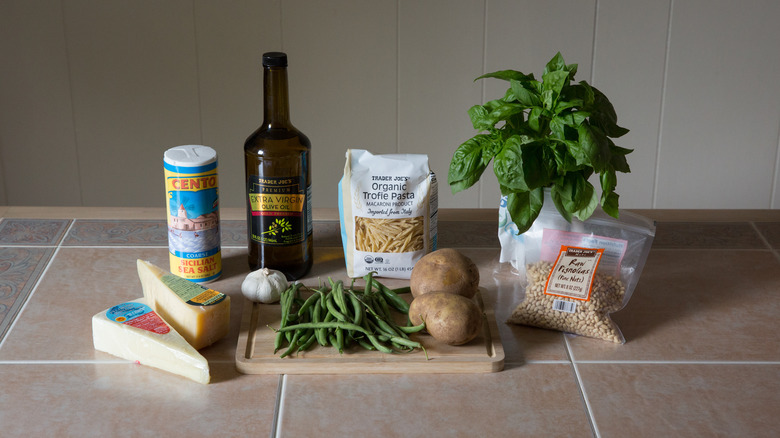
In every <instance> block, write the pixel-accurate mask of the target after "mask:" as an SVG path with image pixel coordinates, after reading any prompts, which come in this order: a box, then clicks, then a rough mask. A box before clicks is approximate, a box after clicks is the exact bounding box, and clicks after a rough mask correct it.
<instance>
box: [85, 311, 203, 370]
mask: <svg viewBox="0 0 780 438" xmlns="http://www.w3.org/2000/svg"><path fill="white" fill-rule="evenodd" d="M92 343H93V344H94V346H95V349H96V350H99V351H102V352H105V353H109V354H113V355H114V356H118V357H121V358H122V359H126V360H131V361H137V362H138V363H140V364H141V365H148V366H151V367H154V368H158V369H161V370H164V371H168V372H170V373H173V374H178V375H180V376H183V377H186V378H188V379H192V380H194V381H196V382H198V383H203V384H207V383H209V381H210V380H211V376H210V373H209V363H208V361H207V360H206V358H204V357H203V356H202V355H201V354H200V353H198V351H197V350H195V349H194V348H192V346H191V345H190V344H189V343H188V342H187V341H186V340H185V339H184V338H183V337H182V336H181V335H180V334H179V333H177V332H176V330H175V329H174V328H173V327H171V326H170V325H169V324H168V323H167V322H165V321H164V320H163V319H162V318H160V317H159V315H157V314H156V313H155V312H154V311H153V310H152V308H151V307H149V306H148V305H146V303H145V300H144V299H143V298H141V299H137V300H134V301H128V302H126V303H122V304H119V305H116V306H112V307H110V308H108V309H106V310H103V311H102V312H98V313H97V314H95V315H93V316H92Z"/></svg>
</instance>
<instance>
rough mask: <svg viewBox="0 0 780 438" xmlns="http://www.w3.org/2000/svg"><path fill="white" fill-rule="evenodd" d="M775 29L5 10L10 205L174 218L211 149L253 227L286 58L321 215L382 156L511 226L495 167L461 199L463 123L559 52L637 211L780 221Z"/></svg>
mask: <svg viewBox="0 0 780 438" xmlns="http://www.w3.org/2000/svg"><path fill="white" fill-rule="evenodd" d="M670 18H671V22H670V21H669V20H670ZM778 20H780V3H778V2H772V1H766V0H746V1H745V2H739V3H736V2H729V1H726V0H717V1H715V2H710V1H704V0H662V1H659V2H640V1H637V0H631V1H620V0H584V1H578V2H571V1H566V0H553V1H547V2H534V1H530V0H456V1H445V0H426V1H412V0H396V1H361V0H335V1H327V2H314V1H310V0H262V1H253V0H229V1H222V2H213V1H210V0H168V1H163V2H161V1H155V0H136V1H132V2H120V1H114V0H108V1H103V2H94V1H89V0H62V1H55V0H32V1H22V0H5V1H2V2H0V59H2V62H0V204H12V205H86V206H99V205H105V206H118V205H121V206H151V207H155V206H159V207H160V208H162V207H163V199H164V198H163V196H164V195H163V182H162V153H163V151H164V150H166V149H167V148H169V147H172V146H175V145H179V144H185V143H204V144H209V145H211V146H213V147H214V148H215V149H217V152H218V153H219V156H220V179H221V187H222V206H223V207H243V206H244V201H243V192H244V187H243V174H244V170H243V157H242V152H241V148H242V147H243V141H244V139H245V138H246V137H247V136H248V135H249V134H250V133H251V132H252V131H253V130H254V129H255V128H256V127H257V126H258V124H259V123H260V121H261V120H260V119H261V118H262V114H261V113H262V107H261V101H262V91H261V90H262V88H261V80H262V75H261V70H260V56H261V54H262V53H263V52H265V51H268V50H276V49H281V50H284V51H287V52H288V54H289V56H290V69H289V77H290V86H291V88H290V97H291V114H292V120H293V123H295V125H296V126H298V127H299V128H300V129H301V130H302V131H303V132H305V133H306V134H307V135H308V136H309V137H310V138H311V140H312V143H313V157H314V184H315V185H314V205H315V207H335V206H336V199H337V197H336V186H337V183H338V181H339V179H340V178H341V176H342V170H343V166H344V152H345V151H346V149H348V148H366V149H369V150H372V151H374V152H376V153H388V152H423V153H427V154H428V155H429V156H430V157H431V163H432V166H433V169H434V171H436V172H437V174H438V175H439V180H440V182H441V185H440V187H441V190H440V194H441V206H442V207H485V208H494V207H495V206H496V205H497V202H498V201H497V199H498V194H499V191H498V185H497V183H496V182H495V181H494V178H493V177H492V176H493V175H492V168H491V169H488V170H487V171H486V174H485V176H484V178H483V180H484V182H483V183H480V184H479V185H478V186H477V187H474V188H472V189H470V190H468V191H466V192H463V193H458V194H456V195H452V194H451V193H450V190H449V187H448V185H447V184H446V173H447V170H448V167H449V161H450V159H451V156H452V153H453V152H454V150H455V148H456V147H457V146H458V145H459V144H460V143H461V142H462V141H464V140H465V139H467V138H469V137H470V136H471V135H473V134H475V132H474V131H473V129H472V128H471V126H470V122H469V120H468V117H467V114H466V111H467V110H468V108H469V107H470V106H471V105H473V104H476V103H482V102H484V101H486V100H489V99H494V98H496V97H499V96H501V95H502V94H503V92H504V90H505V89H506V87H507V84H506V83H505V82H503V81H499V80H484V81H479V82H477V83H474V82H472V81H473V78H474V77H476V76H478V75H480V74H482V73H484V72H488V71H494V70H499V69H506V68H511V69H516V70H521V71H525V72H533V73H535V74H536V75H540V74H541V71H542V69H543V67H544V64H545V63H546V62H547V61H548V60H549V59H550V57H552V56H553V55H554V54H555V52H556V51H561V52H562V54H563V55H564V57H565V59H566V61H567V62H569V63H577V64H579V72H578V75H577V79H585V80H588V81H589V82H591V83H593V84H594V85H595V86H597V87H599V88H600V89H602V90H603V91H605V92H606V94H607V95H608V96H609V97H610V99H611V100H612V102H613V103H614V104H615V107H616V109H617V111H618V114H619V116H620V123H621V124H622V125H624V126H626V127H627V128H629V129H631V133H629V134H628V135H627V136H626V137H624V138H622V139H618V142H617V143H618V144H619V145H622V146H626V147H629V148H634V149H635V152H634V153H633V154H631V155H629V164H630V165H631V167H632V170H633V171H632V173H631V174H628V175H623V174H621V175H620V176H619V178H618V184H619V185H618V193H619V194H620V195H621V206H622V207H623V208H651V207H657V208H780V175H778V174H780V105H778V102H780V81H778V80H777V72H778V71H780V50H778V48H777V42H778V41H780V26H777V22H778Z"/></svg>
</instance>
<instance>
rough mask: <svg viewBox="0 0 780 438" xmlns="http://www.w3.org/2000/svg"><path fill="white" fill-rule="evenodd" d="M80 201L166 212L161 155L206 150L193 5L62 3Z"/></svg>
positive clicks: (151, 1)
mask: <svg viewBox="0 0 780 438" xmlns="http://www.w3.org/2000/svg"><path fill="white" fill-rule="evenodd" d="M65 30H66V38H67V42H68V53H69V55H70V57H69V63H70V67H71V75H72V92H73V106H74V113H75V116H74V119H75V126H76V133H77V138H78V150H79V168H80V175H81V182H82V184H81V187H82V193H83V198H84V200H83V203H84V205H87V206H96V205H109V206H156V205H160V206H164V205H165V204H164V200H165V196H164V183H163V170H162V169H163V153H164V152H165V150H166V149H168V148H170V147H173V146H177V145H180V144H189V143H201V142H202V138H201V132H200V120H199V113H200V109H199V100H198V84H197V64H196V53H195V47H196V46H195V33H194V20H193V11H192V2H191V1H186V0H179V1H164V2H159V1H154V0H146V1H132V2H114V1H110V2H91V1H68V2H65Z"/></svg>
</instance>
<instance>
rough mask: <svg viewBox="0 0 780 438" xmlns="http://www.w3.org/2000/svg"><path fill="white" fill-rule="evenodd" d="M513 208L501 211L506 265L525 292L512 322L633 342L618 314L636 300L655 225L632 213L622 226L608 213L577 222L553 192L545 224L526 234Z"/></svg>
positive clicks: (624, 215) (537, 224)
mask: <svg viewBox="0 0 780 438" xmlns="http://www.w3.org/2000/svg"><path fill="white" fill-rule="evenodd" d="M505 203H506V201H505V200H502V206H501V208H500V209H499V233H498V234H499V240H500V241H501V256H500V259H499V261H500V262H501V263H504V264H506V263H509V264H511V266H512V267H513V268H514V272H516V273H517V275H519V276H520V277H521V281H523V282H524V287H525V293H524V296H522V297H520V299H519V303H518V304H517V307H516V308H515V309H514V311H513V312H512V314H511V316H510V317H509V319H508V321H507V322H509V323H513V324H522V325H529V326H534V327H540V328H546V329H552V330H558V331H563V332H567V333H573V334H577V335H582V336H588V337H592V338H597V339H603V340H607V341H612V342H615V343H620V344H623V343H625V342H626V340H625V338H624V336H623V334H622V332H621V331H620V328H619V327H618V326H617V324H615V323H614V321H613V320H612V319H611V318H610V314H611V313H614V312H617V311H618V310H620V309H622V308H623V307H625V305H626V304H627V303H628V301H629V299H630V298H631V295H632V293H633V291H634V288H635V287H636V284H637V282H638V281H639V276H640V274H641V272H642V269H643V267H644V265H645V262H646V260H647V256H648V253H649V252H650V247H651V245H652V242H653V239H654V237H655V224H654V223H653V222H652V221H650V220H648V219H646V218H644V217H642V216H639V215H636V214H632V213H630V212H626V211H621V212H620V220H618V219H615V218H613V217H611V216H609V215H607V214H606V213H604V212H603V211H601V210H600V209H597V210H596V211H595V212H594V214H593V215H592V216H591V217H590V218H589V219H588V220H586V221H584V222H582V221H579V220H577V218H572V222H571V223H569V222H567V221H566V220H565V219H564V218H563V217H562V216H561V215H560V214H559V213H558V211H557V210H556V209H555V206H554V203H553V201H552V199H551V198H550V195H549V192H547V193H545V202H544V205H543V207H542V211H541V212H540V213H539V217H538V218H537V219H536V221H535V222H534V223H533V225H532V226H531V228H530V229H529V230H528V231H526V232H525V233H523V234H520V235H518V234H517V228H516V226H515V225H514V223H513V222H512V220H511V219H510V217H509V213H508V212H507V211H506V205H505Z"/></svg>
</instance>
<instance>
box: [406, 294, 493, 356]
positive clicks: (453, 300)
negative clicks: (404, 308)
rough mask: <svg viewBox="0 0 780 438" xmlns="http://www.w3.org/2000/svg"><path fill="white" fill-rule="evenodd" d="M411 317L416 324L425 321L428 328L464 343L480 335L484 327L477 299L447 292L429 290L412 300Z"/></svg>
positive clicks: (455, 342) (448, 340) (450, 342)
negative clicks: (475, 300)
mask: <svg viewBox="0 0 780 438" xmlns="http://www.w3.org/2000/svg"><path fill="white" fill-rule="evenodd" d="M409 319H410V320H411V321H412V324H413V325H419V324H420V323H422V322H423V321H425V330H426V331H427V332H428V333H429V334H430V335H431V336H433V338H434V339H436V340H437V341H439V342H443V343H445V344H448V345H463V344H465V343H467V342H469V341H471V340H472V339H474V338H476V337H477V335H478V334H479V331H480V329H481V328H482V311H481V310H480V309H479V306H478V305H477V303H475V302H474V300H472V299H470V298H466V297H464V296H462V295H456V294H450V293H446V292H429V293H426V294H423V295H421V296H419V297H417V298H415V299H414V300H412V304H411V305H410V306H409Z"/></svg>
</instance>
